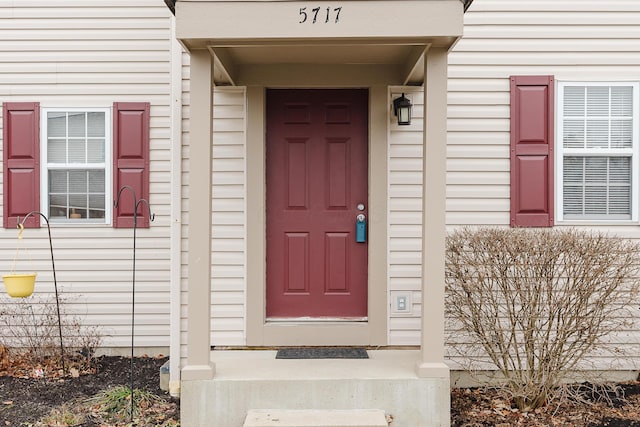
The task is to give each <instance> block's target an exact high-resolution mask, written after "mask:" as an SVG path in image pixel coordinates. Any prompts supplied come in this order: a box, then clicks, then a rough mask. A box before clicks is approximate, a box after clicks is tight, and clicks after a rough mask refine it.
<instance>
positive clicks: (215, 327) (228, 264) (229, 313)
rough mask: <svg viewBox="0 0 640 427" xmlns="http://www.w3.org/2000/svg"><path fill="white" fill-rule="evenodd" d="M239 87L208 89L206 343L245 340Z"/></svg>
mask: <svg viewBox="0 0 640 427" xmlns="http://www.w3.org/2000/svg"><path fill="white" fill-rule="evenodd" d="M183 64H184V65H183V69H182V79H183V80H182V82H183V90H182V93H183V97H182V108H183V119H182V130H183V134H182V151H183V164H182V171H183V172H182V212H183V214H182V236H183V237H182V249H181V250H182V273H181V282H182V285H181V315H180V317H181V322H180V331H181V340H180V342H181V350H180V354H181V357H182V358H184V357H185V356H186V344H187V341H186V334H187V320H186V318H187V301H188V295H187V262H188V248H189V242H188V240H187V226H188V214H187V207H188V203H189V173H188V171H189V144H190V139H189V116H190V114H189V113H190V110H189V105H190V104H189V93H190V80H189V56H188V54H186V53H185V54H183ZM245 102H246V95H245V89H244V88H239V87H216V88H215V89H214V93H213V110H214V111H213V116H214V119H213V142H212V143H213V159H212V169H213V172H212V202H211V203H212V204H211V206H212V216H211V221H212V228H211V233H212V241H211V276H212V278H211V345H216V346H242V345H244V344H245V303H246V296H245V295H246V293H245V287H246V262H245V257H246V251H245V245H246V238H245V222H246V215H245V206H246V201H245V198H246V184H245V158H246V155H245V150H246V144H245V137H246V136H245V130H246V124H245V111H246V107H245Z"/></svg>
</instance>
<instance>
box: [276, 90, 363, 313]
mask: <svg viewBox="0 0 640 427" xmlns="http://www.w3.org/2000/svg"><path fill="white" fill-rule="evenodd" d="M367 117H368V93H367V91H366V90H361V89H349V90H342V89H335V90H320V89H309V90H281V89H274V90H269V91H267V156H266V159H267V160H266V170H267V317H271V318H274V317H277V318H287V317H311V318H322V317H341V318H362V317H366V316H367V283H368V280H367V243H366V242H365V243H356V239H355V223H356V216H357V215H358V214H360V213H363V214H365V215H366V214H367V209H366V206H367V202H368V200H367V194H368V188H367V183H368V171H367V166H368V121H367V120H368V119H367ZM358 204H363V205H364V206H365V210H364V211H362V212H360V211H358V209H357V206H358Z"/></svg>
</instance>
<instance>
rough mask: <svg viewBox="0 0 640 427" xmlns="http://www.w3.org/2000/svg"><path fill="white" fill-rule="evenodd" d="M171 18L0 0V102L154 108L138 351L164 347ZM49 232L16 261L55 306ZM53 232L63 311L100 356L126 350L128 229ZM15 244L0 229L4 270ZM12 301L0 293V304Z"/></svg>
mask: <svg viewBox="0 0 640 427" xmlns="http://www.w3.org/2000/svg"><path fill="white" fill-rule="evenodd" d="M170 16H171V14H170V12H169V11H168V9H167V8H166V6H165V5H164V4H163V2H162V1H157V0H106V1H100V2H97V1H93V0H40V1H35V0H20V1H13V0H0V102H8V101H11V102H17V101H30V102H40V106H41V107H43V108H44V107H111V106H112V104H113V102H115V101H136V102H150V103H151V129H150V138H151V141H150V148H151V153H150V160H151V165H150V181H151V182H150V197H149V202H150V204H151V208H152V210H153V212H154V213H155V214H156V219H155V221H154V222H153V223H152V224H151V227H150V228H149V229H139V230H138V232H137V237H138V238H137V242H136V246H137V251H136V338H135V343H136V346H139V347H162V348H166V347H167V346H168V344H169V287H170V272H169V266H170V257H171V248H170V246H169V225H170V221H171V219H170V199H171V179H170V170H171V162H170V161H171V154H170V150H171V141H170V136H171V119H170V81H171V79H170V69H171V68H170V38H171V31H170V28H171V27H170ZM42 119H43V118H42V116H41V120H42ZM1 123H2V122H1V121H0V126H2V125H1ZM127 196H128V194H126V193H125V194H124V195H123V197H127ZM0 203H1V200H0ZM46 233H47V230H46V227H44V228H42V229H40V230H32V229H29V230H26V231H25V232H24V241H23V245H24V247H26V248H27V249H28V253H25V254H23V256H22V257H21V260H24V259H26V260H28V261H29V262H30V265H28V266H25V265H23V267H17V268H24V269H27V268H28V269H32V270H36V271H37V272H38V280H37V282H36V294H37V296H38V297H39V298H52V296H53V278H52V273H51V259H50V252H49V246H48V240H47V234H46ZM51 234H52V236H53V245H54V257H55V265H56V276H57V281H58V285H59V287H60V290H61V297H62V299H63V301H64V307H63V309H64V310H65V311H66V312H69V313H75V314H77V315H78V316H80V318H81V319H82V321H83V322H84V323H85V324H86V325H88V326H96V327H99V328H100V330H101V331H102V333H103V334H104V335H105V337H104V342H103V345H104V346H105V347H128V346H130V344H131V324H130V322H131V297H132V295H131V291H132V278H133V275H132V255H133V250H132V249H133V239H132V238H133V230H131V229H113V228H112V227H111V226H105V225H102V226H91V225H82V226H70V225H52V229H51ZM16 235H17V233H16V231H15V230H13V229H0V260H2V261H1V262H0V266H1V267H0V269H1V271H3V272H4V271H8V270H9V269H10V268H11V260H12V259H13V256H14V253H15V249H16V242H17V240H16ZM19 265H20V264H19ZM12 302H13V301H12V300H10V299H9V298H8V297H7V296H6V295H5V294H4V292H2V293H0V304H10V303H12Z"/></svg>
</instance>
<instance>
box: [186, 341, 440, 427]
mask: <svg viewBox="0 0 640 427" xmlns="http://www.w3.org/2000/svg"><path fill="white" fill-rule="evenodd" d="M368 353H369V358H368V359H276V351H274V350H247V351H245V350H218V351H214V352H212V355H211V358H212V361H213V362H215V367H216V373H215V376H214V377H213V378H212V379H211V380H189V381H182V384H181V398H180V416H181V424H182V425H184V426H188V427H243V426H244V427H260V426H265V427H267V426H269V427H270V426H273V427H276V426H278V427H292V426H304V427H323V426H326V427H337V426H344V427H357V426H361V427H366V426H371V427H379V426H380V427H382V426H385V427H387V425H388V423H387V419H386V418H387V417H388V418H389V420H393V422H392V425H394V426H396V425H397V426H398V427H408V426H411V427H418V426H419V427H446V426H448V425H449V424H450V421H449V407H450V399H449V396H450V391H449V390H450V389H449V387H450V380H449V372H448V371H446V370H445V373H446V375H442V370H438V371H437V372H438V374H439V376H432V377H418V376H417V374H416V362H417V361H418V360H419V357H420V352H419V350H369V351H368ZM439 368H440V367H439ZM252 411H255V412H252ZM299 411H300V412H299ZM247 414H250V415H251V416H252V417H253V418H251V417H249V418H248V417H247ZM365 414H366V415H367V416H369V415H370V416H371V417H372V418H366V417H364V415H365ZM258 415H260V416H261V417H262V419H261V418H257V419H256V417H257V416H258ZM269 415H270V416H271V418H269V417H268V416H269ZM311 415H313V416H311ZM360 415H362V416H363V417H364V418H359V417H360ZM301 418H302V420H301ZM258 420H260V422H262V424H260V423H258Z"/></svg>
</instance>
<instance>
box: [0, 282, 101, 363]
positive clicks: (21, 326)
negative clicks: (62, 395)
mask: <svg viewBox="0 0 640 427" xmlns="http://www.w3.org/2000/svg"><path fill="white" fill-rule="evenodd" d="M60 320H61V324H62V342H63V348H64V357H65V365H66V367H67V370H68V369H69V368H73V369H74V371H75V372H77V373H80V372H85V371H88V370H91V369H92V368H93V366H92V365H93V361H94V352H95V350H96V349H97V348H98V347H99V346H100V344H101V343H102V334H101V333H100V331H99V330H98V329H97V328H96V327H92V326H87V325H84V324H83V323H82V319H80V318H79V317H78V316H76V315H73V314H69V313H68V312H67V310H66V306H65V297H63V296H61V297H60ZM0 342H1V345H0V369H1V370H5V371H9V372H10V373H11V374H14V373H17V372H15V371H19V370H25V372H23V373H18V374H19V375H26V374H27V372H26V370H28V369H36V368H37V369H41V371H39V372H40V375H42V376H57V375H59V374H60V373H61V372H58V370H59V369H60V367H61V365H62V364H61V363H60V362H61V359H60V334H59V330H58V315H57V309H56V302H55V297H54V296H53V295H35V294H34V295H33V296H31V297H29V298H11V299H8V298H6V299H0ZM66 373H68V372H66ZM66 373H65V374H66ZM31 374H32V375H36V376H37V375H38V373H36V372H35V371H34V372H32V373H31Z"/></svg>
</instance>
